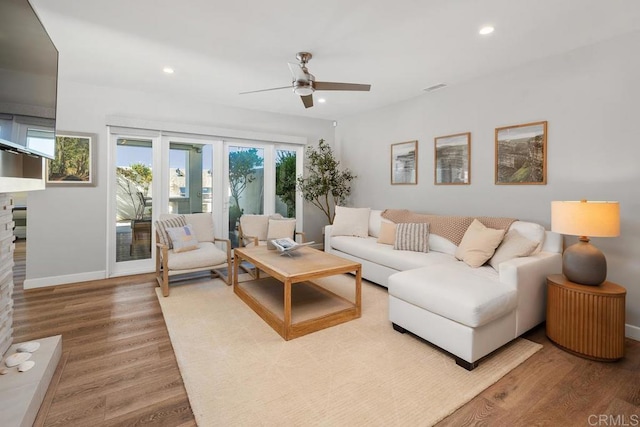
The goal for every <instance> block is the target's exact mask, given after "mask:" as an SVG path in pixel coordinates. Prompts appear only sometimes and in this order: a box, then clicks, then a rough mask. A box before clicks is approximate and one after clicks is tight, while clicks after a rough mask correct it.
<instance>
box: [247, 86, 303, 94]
mask: <svg viewBox="0 0 640 427" xmlns="http://www.w3.org/2000/svg"><path fill="white" fill-rule="evenodd" d="M291 88H292V86H291V85H289V86H282V87H272V88H271V89H260V90H251V91H249V92H240V95H244V94H247V93H257V92H268V91H270V90H280V89H291Z"/></svg>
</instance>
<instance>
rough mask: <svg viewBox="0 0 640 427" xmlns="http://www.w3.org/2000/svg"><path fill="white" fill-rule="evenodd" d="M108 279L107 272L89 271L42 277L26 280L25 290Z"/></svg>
mask: <svg viewBox="0 0 640 427" xmlns="http://www.w3.org/2000/svg"><path fill="white" fill-rule="evenodd" d="M106 278H107V272H106V271H104V270H102V271H88V272H86V273H77V274H66V275H63V276H52V277H41V278H38V279H25V281H24V284H23V288H24V289H37V288H47V287H50V286H59V285H67V284H70V283H78V282H88V281H91V280H102V279H106Z"/></svg>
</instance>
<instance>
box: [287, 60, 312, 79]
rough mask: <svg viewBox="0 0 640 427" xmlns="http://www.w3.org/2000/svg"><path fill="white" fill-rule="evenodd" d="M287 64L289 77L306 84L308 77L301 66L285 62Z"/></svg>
mask: <svg viewBox="0 0 640 427" xmlns="http://www.w3.org/2000/svg"><path fill="white" fill-rule="evenodd" d="M287 64H289V70H291V75H292V76H293V79H294V81H297V82H308V81H309V76H308V75H307V73H305V72H304V70H303V69H302V66H301V65H300V64H295V63H293V62H287Z"/></svg>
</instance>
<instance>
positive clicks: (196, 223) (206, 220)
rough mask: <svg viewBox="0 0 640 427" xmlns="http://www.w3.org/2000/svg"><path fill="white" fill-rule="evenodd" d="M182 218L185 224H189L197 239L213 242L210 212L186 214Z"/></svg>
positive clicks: (213, 234)
mask: <svg viewBox="0 0 640 427" xmlns="http://www.w3.org/2000/svg"><path fill="white" fill-rule="evenodd" d="M184 220H185V221H186V223H187V224H191V226H192V227H193V232H194V233H195V235H196V237H197V239H198V241H200V242H213V241H214V240H215V232H214V227H213V215H212V214H211V213H195V214H186V215H185V216H184Z"/></svg>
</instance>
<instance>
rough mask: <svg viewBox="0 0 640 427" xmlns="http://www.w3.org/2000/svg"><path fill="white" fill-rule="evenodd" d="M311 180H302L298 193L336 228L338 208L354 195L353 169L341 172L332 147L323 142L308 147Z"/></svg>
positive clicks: (322, 140) (303, 178) (308, 177)
mask: <svg viewBox="0 0 640 427" xmlns="http://www.w3.org/2000/svg"><path fill="white" fill-rule="evenodd" d="M306 157H307V164H306V169H307V176H306V178H305V177H298V189H299V190H300V192H301V193H302V196H303V197H304V199H305V200H306V201H308V202H310V203H311V204H312V205H314V206H316V207H317V208H318V209H320V210H321V211H322V212H323V213H324V214H325V215H326V217H327V220H328V221H329V224H333V218H334V217H335V206H336V205H340V204H342V203H343V202H344V201H345V200H346V199H347V197H349V194H351V181H352V180H353V179H354V178H356V176H355V175H353V174H352V173H351V171H350V170H349V169H344V170H340V169H339V168H338V166H339V165H340V162H339V161H337V160H336V159H335V157H334V156H333V150H332V149H331V146H329V144H327V143H326V142H325V140H324V139H321V140H320V142H319V143H318V147H317V148H314V147H312V146H309V147H307V154H306Z"/></svg>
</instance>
